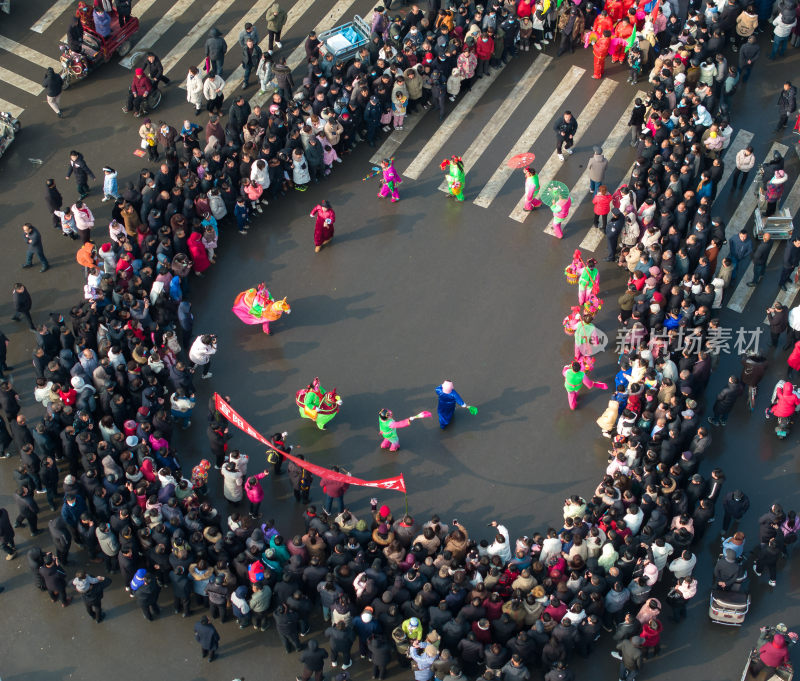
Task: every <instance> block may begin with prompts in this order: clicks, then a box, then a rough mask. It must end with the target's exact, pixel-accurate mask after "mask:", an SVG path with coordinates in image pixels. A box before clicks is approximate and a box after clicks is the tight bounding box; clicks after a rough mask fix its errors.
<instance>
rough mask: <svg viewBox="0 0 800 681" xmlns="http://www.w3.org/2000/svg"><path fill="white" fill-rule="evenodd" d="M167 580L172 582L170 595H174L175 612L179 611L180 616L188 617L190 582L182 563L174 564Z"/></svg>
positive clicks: (189, 610) (190, 596)
mask: <svg viewBox="0 0 800 681" xmlns="http://www.w3.org/2000/svg"><path fill="white" fill-rule="evenodd" d="M169 581H170V582H172V595H173V596H174V597H175V614H176V615H177V614H178V613H179V612H180V613H183V614H182V617H188V616H189V615H190V613H191V598H192V583H191V582H190V581H189V578H188V577H187V576H186V569H185V568H184V567H183V565H176V566H175V569H174V570H172V571H171V572H170V573H169Z"/></svg>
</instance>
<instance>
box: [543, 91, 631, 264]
mask: <svg viewBox="0 0 800 681" xmlns="http://www.w3.org/2000/svg"><path fill="white" fill-rule="evenodd" d="M646 96H647V95H646V94H645V93H644V92H643V91H642V90H639V91H638V92H637V93H636V94H635V95H634V96H633V99H631V101H630V103H629V104H628V106H627V108H626V109H625V111H623V112H622V115H621V116H620V119H619V121H617V124H616V125H615V126H614V128H613V130H612V131H611V134H609V136H608V137H607V138H606V141H605V142H603V144H602V145H601V146H602V147H603V156H605V157H606V159H607V160H608V162H609V163H611V159H612V158H614V155H615V154H616V153H617V150H618V149H619V148H620V146H622V143H623V142H624V141H625V140H627V139H628V135H629V134H630V126H629V125H628V121H629V120H630V118H631V111H633V107H634V106H635V105H636V99H637V97H638V98H639V99H642V100H643V99H644V98H645V97H646ZM629 175H630V173H629ZM570 195H571V197H572V207H571V209H570V214H569V215H568V216H567V219H566V220H564V222H563V223H562V225H561V228H562V229H566V227H567V225H568V224H569V222H570V220H571V219H572V218H573V217H574V215H575V212H576V209H577V207H578V206H579V205H580V204H581V203H582V202H583V200H584V199H585V198H586V197H587V196H588V195H589V168H588V167H587V168H586V170H584V171H583V173H582V174H581V176H580V177H579V178H578V182H577V183H576V184H575V187H574V188H573V189H572V192H571V194H570ZM545 231H546V230H545ZM603 236H604V234H603V231H602V230H600V229H598V228H597V227H594V226H592V227H590V228H589V232H588V233H587V234H586V236H585V237H584V238H583V241H581V245H580V248H582V249H584V250H588V251H592V252H594V251H595V249H596V248H597V247H598V246H599V245H600V242H601V241H602V240H603Z"/></svg>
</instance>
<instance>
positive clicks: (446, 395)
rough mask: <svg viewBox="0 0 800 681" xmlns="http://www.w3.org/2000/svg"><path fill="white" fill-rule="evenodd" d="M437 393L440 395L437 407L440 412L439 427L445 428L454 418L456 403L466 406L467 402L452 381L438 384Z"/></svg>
mask: <svg viewBox="0 0 800 681" xmlns="http://www.w3.org/2000/svg"><path fill="white" fill-rule="evenodd" d="M436 395H437V396H438V397H439V406H438V409H437V411H438V412H439V427H440V428H442V429H444V428H447V426H448V425H449V424H450V421H452V420H453V414H455V411H456V405H458V406H459V407H464V408H466V407H467V404H466V403H465V402H464V400H462V399H461V395H459V394H458V393H457V392H456V391H455V388H454V387H453V382H452V381H444V382H443V383H442V384H441V385H440V386H437V387H436Z"/></svg>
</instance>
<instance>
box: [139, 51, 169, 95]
mask: <svg viewBox="0 0 800 681" xmlns="http://www.w3.org/2000/svg"><path fill="white" fill-rule="evenodd" d="M144 72H145V73H146V74H147V77H148V78H149V79H150V84H151V85H152V86H153V88H157V87H158V83H159V82H162V83H164V85H169V78H167V77H166V76H165V75H164V67H163V66H162V65H161V60H160V59H159V58H158V57H157V56H156V55H155V53H153V52H148V53H147V58H146V59H145V62H144Z"/></svg>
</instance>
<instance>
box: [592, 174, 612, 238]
mask: <svg viewBox="0 0 800 681" xmlns="http://www.w3.org/2000/svg"><path fill="white" fill-rule="evenodd" d="M613 198H614V197H613V195H612V194H609V193H608V187H606V186H605V185H604V184H601V185H600V187H599V188H598V189H597V194H595V195H594V198H593V199H592V204H593V205H594V219H593V220H592V224H593V225H594V226H595V227H599V225H600V223H601V222H602V223H603V226H602V227H601V229H602V230H603V231H604V232H605V231H606V223H607V221H608V214H609V213H610V212H611V200H612V199H613Z"/></svg>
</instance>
